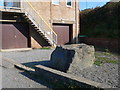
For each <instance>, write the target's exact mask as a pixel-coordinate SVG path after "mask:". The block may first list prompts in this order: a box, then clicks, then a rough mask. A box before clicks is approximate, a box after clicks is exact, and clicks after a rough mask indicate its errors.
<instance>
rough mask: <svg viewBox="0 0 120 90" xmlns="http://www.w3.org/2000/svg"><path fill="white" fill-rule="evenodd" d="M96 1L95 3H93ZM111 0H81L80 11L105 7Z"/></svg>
mask: <svg viewBox="0 0 120 90" xmlns="http://www.w3.org/2000/svg"><path fill="white" fill-rule="evenodd" d="M3 1H4V0H0V6H3ZM93 1H95V2H93ZM108 1H110V0H80V3H79V6H80V7H79V8H80V10H84V9H88V8H95V7H97V6H103V5H105V4H106V2H108Z"/></svg>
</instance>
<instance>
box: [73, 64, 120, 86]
mask: <svg viewBox="0 0 120 90" xmlns="http://www.w3.org/2000/svg"><path fill="white" fill-rule="evenodd" d="M72 74H73V75H76V76H81V77H84V78H87V79H90V80H93V81H96V82H99V83H104V84H107V85H110V86H112V87H113V88H114V87H117V88H118V87H119V88H120V86H119V83H118V82H119V73H118V64H112V63H105V64H103V65H101V66H97V65H93V66H92V67H90V68H86V69H83V70H81V71H75V72H74V73H72Z"/></svg>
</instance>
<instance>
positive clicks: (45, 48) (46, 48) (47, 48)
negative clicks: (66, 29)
mask: <svg viewBox="0 0 120 90" xmlns="http://www.w3.org/2000/svg"><path fill="white" fill-rule="evenodd" d="M40 49H44V50H49V49H51V48H50V47H43V48H40Z"/></svg>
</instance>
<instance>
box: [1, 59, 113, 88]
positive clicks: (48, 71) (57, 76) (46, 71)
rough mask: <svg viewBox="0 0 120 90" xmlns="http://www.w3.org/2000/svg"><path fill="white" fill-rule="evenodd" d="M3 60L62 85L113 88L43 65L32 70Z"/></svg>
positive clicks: (11, 61) (9, 60) (10, 60)
mask: <svg viewBox="0 0 120 90" xmlns="http://www.w3.org/2000/svg"><path fill="white" fill-rule="evenodd" d="M2 59H3V60H6V61H8V62H10V63H12V64H13V65H14V66H15V67H17V68H20V69H23V70H25V71H28V72H30V73H31V72H32V74H35V75H38V76H40V77H41V76H42V77H43V78H46V79H48V81H49V80H50V77H52V78H53V79H54V80H59V82H61V83H63V82H64V80H65V83H69V81H70V82H73V83H74V84H75V85H76V84H77V86H79V85H82V86H83V87H88V88H90V87H91V88H100V89H106V88H111V86H109V85H105V84H102V83H98V82H94V81H91V80H88V79H85V78H82V77H77V76H73V75H70V74H67V73H64V72H61V71H58V70H55V69H52V68H49V67H45V66H42V65H37V66H36V67H35V69H32V68H29V67H26V66H24V65H22V64H20V63H18V62H15V61H14V60H12V59H8V58H5V57H2ZM54 80H53V81H54ZM50 82H52V81H51V80H50ZM68 85H69V84H68Z"/></svg>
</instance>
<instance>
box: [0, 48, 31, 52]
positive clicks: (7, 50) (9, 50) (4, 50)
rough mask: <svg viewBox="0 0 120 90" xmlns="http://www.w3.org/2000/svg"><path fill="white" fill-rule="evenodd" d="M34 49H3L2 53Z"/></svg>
mask: <svg viewBox="0 0 120 90" xmlns="http://www.w3.org/2000/svg"><path fill="white" fill-rule="evenodd" d="M29 50H32V48H20V49H1V50H0V52H13V51H29Z"/></svg>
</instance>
